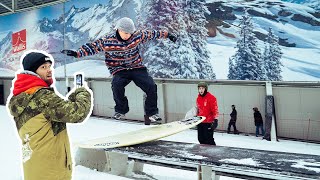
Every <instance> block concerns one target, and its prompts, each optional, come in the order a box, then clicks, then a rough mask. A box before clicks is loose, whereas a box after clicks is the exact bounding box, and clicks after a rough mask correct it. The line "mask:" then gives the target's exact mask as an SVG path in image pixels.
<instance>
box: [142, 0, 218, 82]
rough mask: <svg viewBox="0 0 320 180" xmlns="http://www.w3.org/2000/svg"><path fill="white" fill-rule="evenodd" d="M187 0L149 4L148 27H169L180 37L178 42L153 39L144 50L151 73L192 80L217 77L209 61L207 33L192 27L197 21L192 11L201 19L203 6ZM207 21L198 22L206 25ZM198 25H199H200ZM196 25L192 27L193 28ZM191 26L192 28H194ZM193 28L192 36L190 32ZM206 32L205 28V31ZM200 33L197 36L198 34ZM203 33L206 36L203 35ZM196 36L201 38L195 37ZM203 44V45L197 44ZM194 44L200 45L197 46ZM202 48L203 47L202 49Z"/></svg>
mask: <svg viewBox="0 0 320 180" xmlns="http://www.w3.org/2000/svg"><path fill="white" fill-rule="evenodd" d="M190 7H191V5H190V3H189V2H186V1H185V0H183V1H182V0H175V1H172V0H161V1H157V0H156V1H150V2H149V3H147V6H146V8H145V10H146V12H147V13H146V15H147V18H146V24H147V28H149V29H166V30H168V31H169V32H170V33H174V34H176V35H177V36H178V40H177V41H176V43H172V42H170V41H154V42H152V43H150V44H149V45H148V47H147V48H146V49H145V53H144V58H145V63H146V66H147V67H148V69H149V72H150V73H151V74H152V75H153V76H154V77H161V78H191V79H200V78H201V79H203V78H205V79H214V78H215V75H214V73H213V71H212V67H211V64H210V63H209V55H208V50H207V49H206V48H205V47H206V42H205V39H206V38H205V35H204V34H200V33H199V31H200V30H202V29H201V28H199V27H196V28H195V27H192V26H195V25H196V24H195V23H194V22H195V21H196V20H194V22H191V16H190V13H195V12H196V11H197V12H198V14H200V15H199V17H197V15H194V18H197V20H200V17H201V13H203V12H200V11H201V9H199V10H195V8H203V6H202V5H201V4H200V5H199V6H196V5H192V7H193V8H194V9H193V10H192V11H189V10H190V9H191V8H190ZM203 18H204V20H201V21H200V22H199V25H203V27H204V24H205V23H204V22H205V17H204V16H203ZM199 25H198V26H199ZM192 28H193V29H192ZM191 29H192V30H191ZM188 30H190V31H191V32H192V33H193V35H192V36H191V35H190V32H189V31H188ZM204 32H205V33H206V32H207V31H206V30H205V31H204ZM197 33H198V35H197V36H196V34H197ZM202 36H203V37H202ZM196 38H201V39H198V40H196ZM198 43H200V44H198ZM194 44H197V45H196V46H195V45H194ZM200 48H202V49H200Z"/></svg>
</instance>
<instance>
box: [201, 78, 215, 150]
mask: <svg viewBox="0 0 320 180" xmlns="http://www.w3.org/2000/svg"><path fill="white" fill-rule="evenodd" d="M198 92H199V95H198V98H197V108H198V113H197V115H198V116H204V117H206V119H205V120H204V121H203V122H201V123H200V124H199V125H198V126H197V129H198V140H199V142H200V144H210V145H216V143H215V141H214V138H213V131H214V130H215V129H216V128H217V126H218V119H217V118H218V115H219V113H218V104H217V99H216V97H215V96H214V95H212V94H211V93H210V92H208V84H207V83H205V82H200V83H199V84H198Z"/></svg>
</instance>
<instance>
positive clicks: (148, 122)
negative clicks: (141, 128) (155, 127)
mask: <svg viewBox="0 0 320 180" xmlns="http://www.w3.org/2000/svg"><path fill="white" fill-rule="evenodd" d="M146 99H147V94H146V93H143V111H144V125H150V123H151V120H150V119H149V116H148V115H147V114H146Z"/></svg>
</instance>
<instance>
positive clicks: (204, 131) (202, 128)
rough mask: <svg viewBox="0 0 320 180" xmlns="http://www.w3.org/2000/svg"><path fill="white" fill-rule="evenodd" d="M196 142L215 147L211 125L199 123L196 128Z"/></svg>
mask: <svg viewBox="0 0 320 180" xmlns="http://www.w3.org/2000/svg"><path fill="white" fill-rule="evenodd" d="M197 129H198V140H199V143H200V144H210V145H216V143H215V142H214V138H213V131H214V130H213V129H212V128H211V123H200V124H198V126H197Z"/></svg>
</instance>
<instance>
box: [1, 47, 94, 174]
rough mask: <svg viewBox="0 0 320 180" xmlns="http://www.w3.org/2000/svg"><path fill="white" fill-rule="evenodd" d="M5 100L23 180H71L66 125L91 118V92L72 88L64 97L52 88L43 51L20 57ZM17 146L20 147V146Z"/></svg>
mask: <svg viewBox="0 0 320 180" xmlns="http://www.w3.org/2000/svg"><path fill="white" fill-rule="evenodd" d="M21 62H22V67H23V69H22V71H21V72H18V73H16V77H15V79H14V80H13V83H12V85H13V86H12V91H11V94H10V96H9V98H8V104H7V106H8V110H9V113H10V114H11V115H12V116H13V119H14V121H15V124H16V127H17V131H18V134H19V137H20V139H21V145H22V156H23V157H22V160H23V171H24V179H25V180H34V179H46V180H57V179H64V180H68V179H69V180H70V179H71V175H72V158H71V152H70V143H69V136H68V133H67V126H66V123H81V122H83V121H84V120H85V119H86V118H87V117H89V116H90V114H91V112H92V106H93V103H92V102H93V96H92V91H91V90H90V89H89V88H88V87H87V86H83V87H81V88H74V89H73V90H71V92H70V93H69V96H68V97H67V98H63V97H62V96H61V95H59V94H58V93H57V92H56V89H55V88H54V76H53V62H54V60H53V58H52V56H51V55H49V54H47V53H45V52H43V51H32V52H27V53H25V54H24V56H22V57H21ZM19 147H20V146H19Z"/></svg>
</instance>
